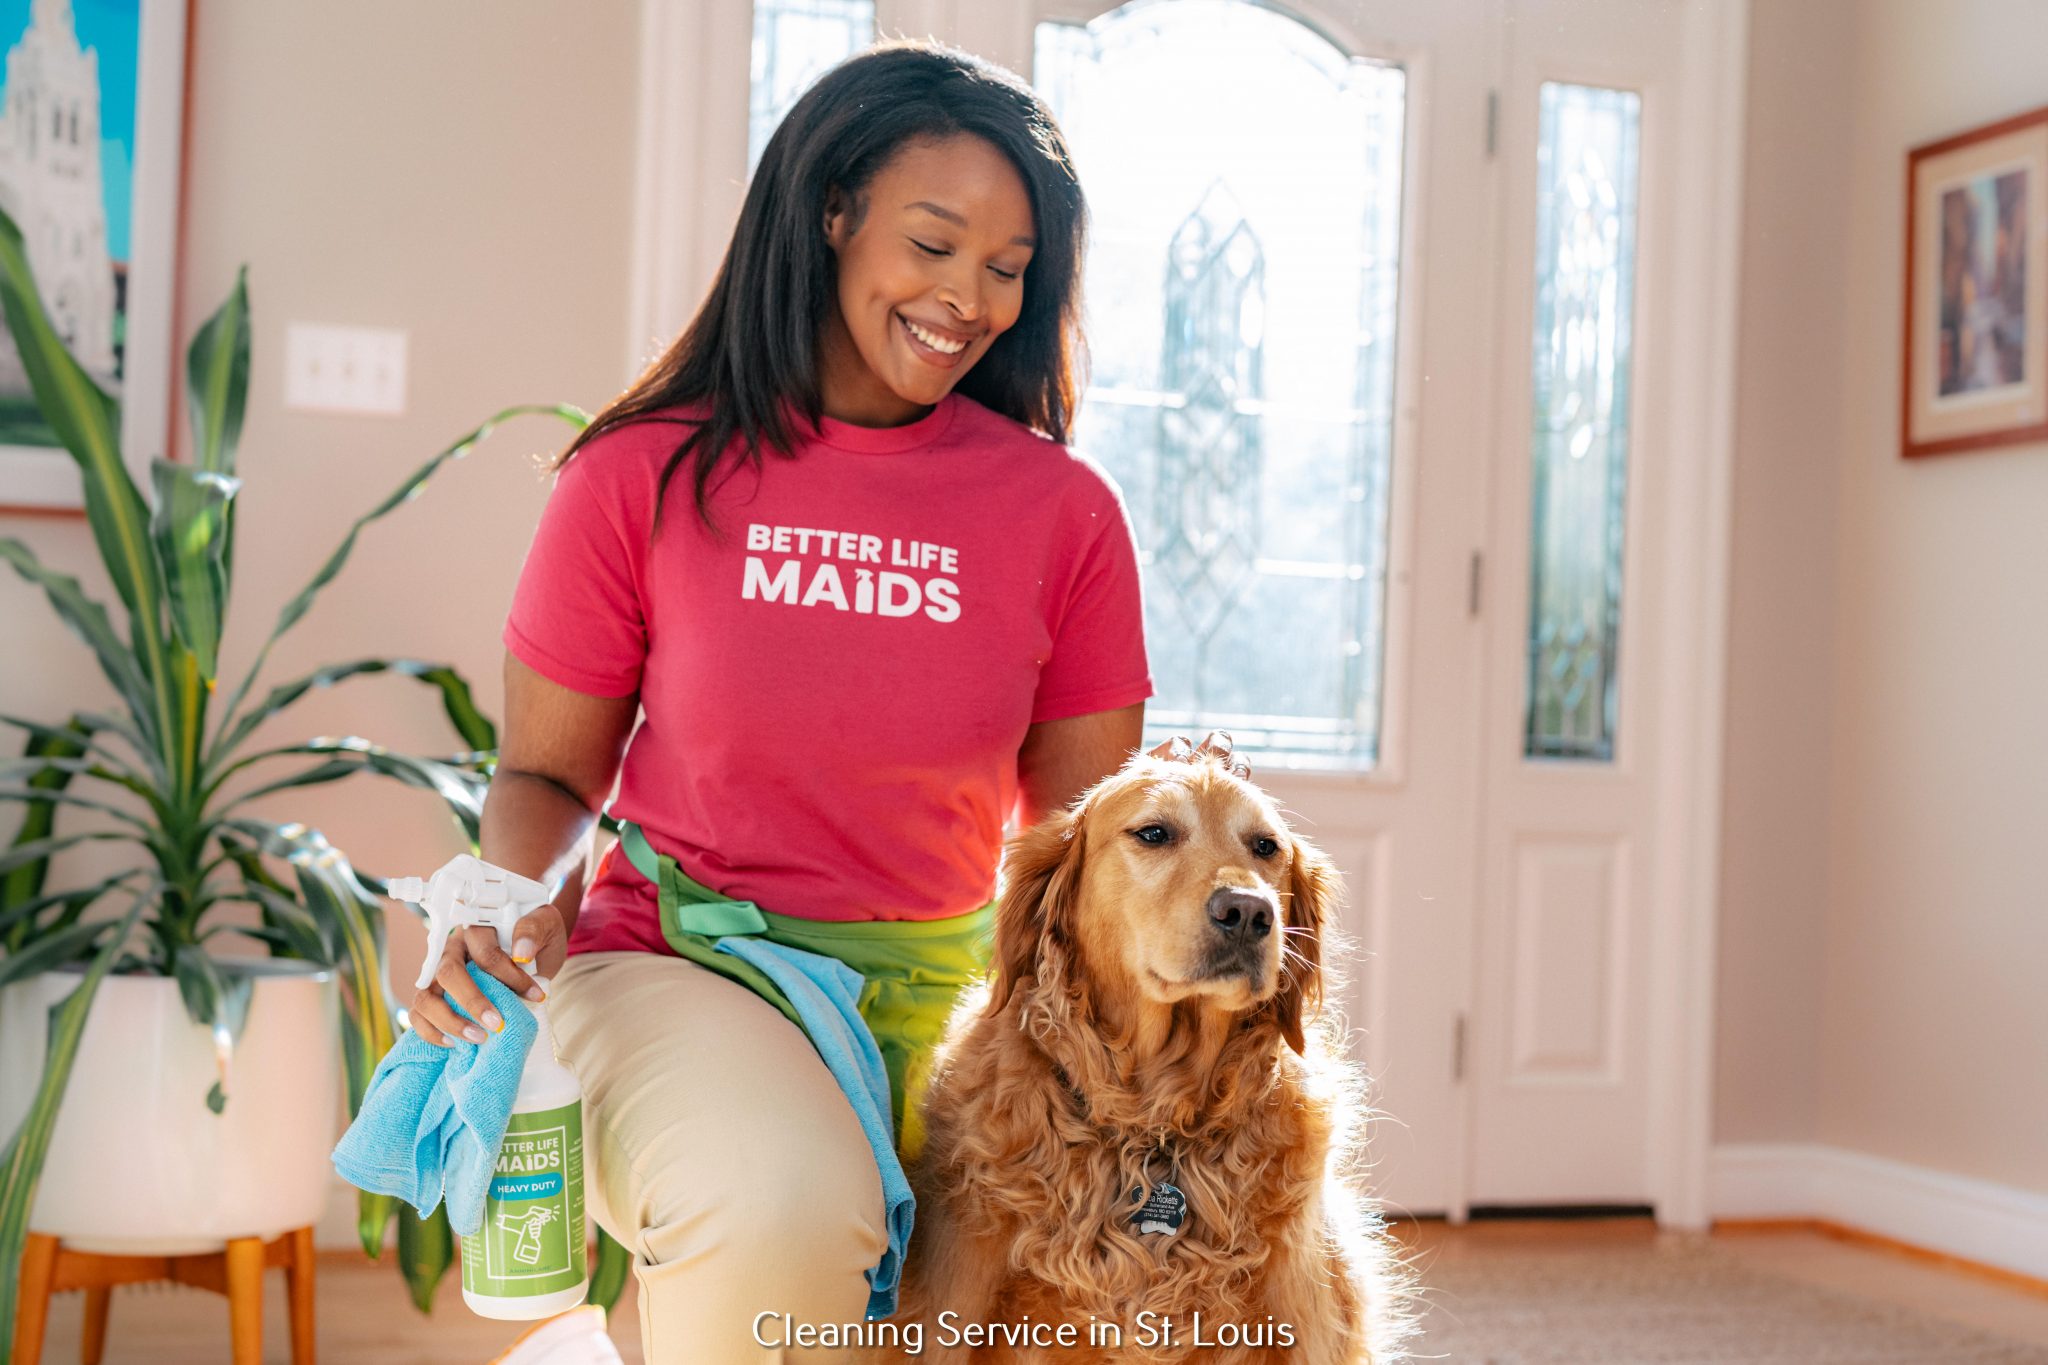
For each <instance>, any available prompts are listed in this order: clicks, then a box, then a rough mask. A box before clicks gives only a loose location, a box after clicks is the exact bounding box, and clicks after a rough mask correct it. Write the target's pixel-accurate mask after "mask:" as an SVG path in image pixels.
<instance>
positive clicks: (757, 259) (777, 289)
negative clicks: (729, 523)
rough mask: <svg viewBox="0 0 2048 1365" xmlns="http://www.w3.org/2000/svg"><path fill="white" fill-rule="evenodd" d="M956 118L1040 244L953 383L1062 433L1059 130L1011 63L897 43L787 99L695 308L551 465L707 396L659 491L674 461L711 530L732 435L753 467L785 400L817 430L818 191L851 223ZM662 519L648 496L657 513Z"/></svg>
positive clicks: (778, 445) (833, 267) (952, 130)
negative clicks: (903, 152)
mask: <svg viewBox="0 0 2048 1365" xmlns="http://www.w3.org/2000/svg"><path fill="white" fill-rule="evenodd" d="M962 133H966V134H972V135H973V136H975V137H979V138H982V139H985V140H986V141H987V142H989V143H991V144H992V145H993V146H994V147H995V148H996V149H997V150H998V151H1000V152H1002V153H1003V155H1004V156H1006V157H1007V158H1008V159H1009V161H1010V163H1011V164H1012V165H1013V166H1015V167H1016V169H1017V173H1018V175H1020V176H1021V177H1022V178H1023V180H1024V184H1025V187H1026V189H1027V190H1029V191H1030V194H1031V205H1032V214H1033V217H1034V219H1035V220H1036V222H1035V226H1036V235H1037V249H1036V251H1035V252H1034V253H1033V255H1032V259H1031V264H1030V265H1029V267H1028V268H1027V269H1026V272H1025V277H1024V278H1025V284H1024V306H1023V312H1022V313H1021V314H1020V315H1019V316H1018V318H1017V321H1016V324H1015V325H1014V326H1012V327H1011V328H1010V329H1009V330H1008V331H1006V332H1004V333H1003V334H1002V335H1001V336H999V337H997V338H996V340H995V342H994V343H993V344H992V345H991V346H990V347H989V349H988V351H987V352H986V353H985V354H984V355H983V356H982V358H981V359H980V360H979V361H978V362H976V364H975V366H974V368H973V369H971V370H969V371H968V372H967V373H966V374H965V375H964V376H962V378H961V380H960V383H959V384H958V386H957V387H956V392H959V393H963V394H965V395H967V396H968V397H970V398H972V399H974V400H975V401H976V402H978V403H980V404H982V405H983V406H985V407H988V408H992V409H993V410H995V411H996V412H1000V413H1002V414H1003V415H1005V416H1007V417H1010V418H1013V419H1015V420H1016V421H1018V422H1021V423H1023V424H1024V425H1026V426H1029V427H1034V428H1036V429H1037V430H1039V431H1041V432H1043V433H1045V434H1046V435H1047V436H1050V437H1051V438H1052V439H1054V440H1056V441H1061V442H1064V441H1065V440H1066V439H1067V433H1068V429H1069V427H1070V424H1071V423H1072V421H1073V417H1074V411H1075V408H1076V407H1077V406H1078V404H1079V402H1080V386H1081V378H1080V376H1079V375H1078V373H1077V371H1078V370H1080V368H1081V367H1082V365H1083V363H1084V361H1083V356H1084V355H1085V352H1084V350H1083V343H1082V339H1081V328H1080V307H1081V267H1082V262H1083V258H1084V254H1085V242H1086V234H1087V207H1086V204H1085V202H1084V201H1083V199H1082V197H1081V186H1080V182H1079V180H1078V179H1077V178H1076V176H1075V174H1074V163H1073V158H1072V157H1071V156H1070V155H1069V154H1068V151H1067V144H1066V139H1065V138H1064V137H1063V136H1062V135H1061V133H1060V129H1059V125H1058V124H1057V123H1055V122H1054V121H1053V117H1052V112H1051V111H1050V110H1049V109H1048V108H1047V107H1046V105H1045V102H1044V101H1043V100H1041V99H1040V98H1039V97H1038V95H1037V93H1036V92H1035V91H1033V90H1032V89H1031V87H1030V86H1029V85H1027V84H1025V83H1024V82H1023V81H1022V80H1020V79H1019V78H1018V77H1017V76H1016V75H1015V74H1014V73H1012V72H1010V71H1008V70H1005V69H1004V68H1002V67H1000V66H996V65H994V64H992V63H989V62H985V61H983V60H981V59H980V58H978V57H975V56H972V55H970V54H968V53H965V52H962V51H959V50H958V49H955V48H949V47H944V46H941V45H938V44H935V43H930V42H914V41H903V40H898V41H892V42H888V43H884V44H881V45H879V46H876V47H873V48H870V49H869V50H868V51H866V52H863V53H861V54H859V55H858V56H855V57H851V58H848V59H847V60H846V61H844V62H842V63H840V64H839V65H838V66H836V67H834V68H833V69H832V70H830V71H828V72H826V73H825V75H824V76H822V77H820V78H819V80H818V82H817V84H815V85H813V86H812V87H811V88H810V90H809V91H807V92H806V93H805V94H804V96H803V97H802V98H801V99H799V100H798V101H797V102H796V105H795V107H794V108H792V109H791V110H790V111H789V114H788V116H787V117H786V118H784V119H783V121H782V124H781V126H780V127H778V128H777V129H776V130H775V134H774V136H773V137H771V138H770V139H769V140H768V146H767V148H766V149H765V151H764V152H763V153H762V156H761V164H760V167H759V168H758V169H757V170H756V171H755V173H754V179H753V183H752V184H751V185H749V186H748V187H747V197H746V202H745V203H744V204H743V205H742V206H741V208H740V217H739V223H738V225H737V226H736V227H735V228H734V229H733V235H732V242H731V244H730V245H729V246H727V248H726V252H725V260H724V261H723V262H722V263H721V264H720V265H719V267H718V278H717V279H716V280H715V281H713V283H712V285H711V292H710V293H709V294H708V295H707V296H706V297H705V300H704V303H703V305H702V306H701V307H700V308H699V309H698V310H697V316H696V317H695V318H693V319H692V320H691V322H690V325H689V326H688V327H686V328H685V329H684V330H683V333H682V335H681V336H680V337H678V338H677V339H676V341H675V342H674V344H672V345H671V346H670V347H669V348H668V350H667V351H666V352H664V353H663V354H662V356H661V357H660V359H658V360H656V361H655V362H654V363H653V364H651V365H649V366H648V367H647V369H646V370H645V371H643V372H642V373H641V375H640V377H639V378H638V379H636V380H634V382H633V384H632V386H631V387H629V388H628V389H627V390H626V391H625V392H624V393H622V394H620V395H619V397H617V398H616V399H614V400H613V401H612V403H611V405H610V406H608V407H607V408H605V410H604V411H603V412H601V413H599V414H598V415H597V417H596V418H595V419H594V420H593V421H592V422H591V423H590V425H589V426H588V427H586V428H585V429H584V430H583V431H582V432H581V433H579V434H578V435H577V437H576V439H575V440H573V441H571V442H570V443H569V446H568V448H567V449H566V450H564V451H563V452H562V454H561V457H560V459H558V460H557V461H556V467H557V468H560V467H561V465H563V464H565V463H567V462H568V461H569V459H570V458H571V457H572V456H574V455H575V453H576V452H577V450H578V449H580V448H581V447H582V446H583V445H584V444H585V443H586V442H588V441H590V440H591V439H593V438H594V437H596V436H597V435H598V434H599V433H601V432H603V431H606V430H609V429H610V428H612V427H615V426H618V425H620V424H622V423H625V422H628V421H631V420H633V419H635V418H638V417H640V416H642V415H643V414H646V413H648V412H650V411H652V410H654V409H657V408H663V407H668V406H670V405H673V404H680V403H695V402H699V401H702V402H704V403H706V404H707V411H706V414H705V417H704V419H703V420H701V421H691V422H688V423H686V424H687V425H689V426H690V427H691V428H692V430H691V432H690V435H689V436H688V437H686V438H685V439H684V440H683V442H682V444H681V445H680V446H679V447H678V448H677V449H676V451H675V453H674V454H673V455H671V456H670V457H669V460H668V463H667V464H666V465H665V466H664V467H663V468H662V472H661V481H660V484H659V489H660V490H661V492H666V490H667V488H668V484H669V480H670V479H671V478H672V477H674V475H675V472H676V471H677V470H678V469H679V468H681V467H682V466H683V465H684V464H685V463H686V462H687V463H688V464H689V465H690V467H691V483H692V485H693V487H694V489H695V493H696V505H697V513H698V516H699V517H701V518H702V519H703V521H704V523H705V525H706V526H707V527H710V528H711V529H712V530H713V531H714V532H715V531H716V529H717V528H716V527H715V525H713V522H712V519H711V513H710V506H709V497H710V489H711V487H712V479H713V477H714V475H715V474H716V473H717V470H718V465H719V463H720V459H721V457H722V456H723V455H724V453H725V452H726V450H727V448H728V447H729V446H731V445H732V442H733V438H734V437H735V436H742V437H744V438H745V443H744V446H743V447H742V448H741V449H740V450H739V451H738V454H737V462H736V464H735V467H738V465H742V464H743V465H745V466H748V467H751V468H759V466H760V463H761V459H762V451H763V450H764V448H773V449H774V450H775V451H777V453H779V454H783V455H788V454H790V453H792V452H793V451H794V450H795V449H796V442H797V437H798V433H797V432H796V431H794V430H792V425H793V424H792V423H791V422H790V421H789V419H788V418H789V413H790V412H792V411H794V412H796V413H798V414H801V415H802V417H803V418H804V420H805V421H806V422H807V423H808V424H809V427H810V429H812V430H816V428H817V424H818V421H819V418H820V417H821V416H822V415H823V404H822V401H821V398H820V395H819V392H818V373H817V354H816V352H817V340H818V330H819V327H820V325H821V324H822V323H823V322H824V320H825V318H826V317H827V316H828V314H827V311H826V310H828V309H830V308H834V307H836V306H837V302H836V299H837V288H836V281H837V266H838V257H837V256H836V255H835V254H834V253H833V251H832V248H831V245H830V243H828V242H827V241H826V238H825V229H824V221H825V200H826V193H827V191H828V190H830V189H831V188H832V187H833V186H838V187H839V188H840V190H841V191H842V192H843V193H844V194H845V195H846V196H847V197H848V199H849V200H850V201H852V204H853V206H854V207H853V212H854V214H855V217H854V222H855V223H856V224H858V223H859V221H860V217H859V216H860V214H861V213H862V212H864V210H865V204H864V196H865V192H866V189H867V186H868V183H869V182H870V181H871V180H873V179H874V176H875V173H876V172H877V171H879V170H880V169H881V168H882V167H883V166H884V165H885V164H886V163H887V162H888V160H889V158H890V157H891V156H893V155H894V154H895V153H896V152H897V150H898V149H900V148H901V147H903V146H904V144H906V143H908V142H912V141H915V140H919V139H938V138H945V137H950V136H954V135H957V134H962ZM660 495H661V494H660V493H657V497H659V496H660ZM660 516H661V509H660V508H659V506H657V507H656V509H655V525H656V527H657V528H659V526H660Z"/></svg>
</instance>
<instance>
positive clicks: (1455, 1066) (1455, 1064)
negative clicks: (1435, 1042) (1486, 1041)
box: [1451, 1010, 1465, 1081]
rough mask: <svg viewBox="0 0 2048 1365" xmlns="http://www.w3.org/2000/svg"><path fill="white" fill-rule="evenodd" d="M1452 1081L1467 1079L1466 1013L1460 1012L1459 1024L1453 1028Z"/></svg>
mask: <svg viewBox="0 0 2048 1365" xmlns="http://www.w3.org/2000/svg"><path fill="white" fill-rule="evenodd" d="M1451 1079H1452V1080H1453V1081H1462V1080H1464V1079H1465V1013H1464V1011H1463V1010H1460V1011H1459V1012H1458V1018H1457V1022H1456V1023H1455V1024H1453V1025H1452V1026H1451Z"/></svg>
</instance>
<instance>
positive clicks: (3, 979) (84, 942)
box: [0, 920, 108, 986]
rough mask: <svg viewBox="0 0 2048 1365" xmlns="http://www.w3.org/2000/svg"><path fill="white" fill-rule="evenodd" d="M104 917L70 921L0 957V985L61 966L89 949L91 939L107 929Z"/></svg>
mask: <svg viewBox="0 0 2048 1365" xmlns="http://www.w3.org/2000/svg"><path fill="white" fill-rule="evenodd" d="M107 928H108V925H107V922H106V921H105V920H100V921H97V922H95V923H93V924H74V925H72V926H71V927H70V928H68V929H59V930H57V931H56V932H55V933H49V934H44V935H42V936H41V937H39V938H37V939H36V940H35V941H34V942H32V943H30V944H29V945H28V946H27V947H25V948H23V949H22V950H21V951H19V952H15V953H9V954H8V955H7V956H6V957H0V986H5V985H7V984H9V983H10V982H14V981H23V980H26V979H27V978H29V977H31V976H36V975H39V974H41V973H43V972H47V971H49V970H50V969H51V968H53V967H62V966H65V965H67V964H69V963H70V962H71V960H72V959H73V958H78V957H83V956H85V955H86V954H87V953H89V952H91V951H92V949H93V944H94V941H95V940H97V939H98V938H99V936H100V935H101V934H103V933H105V932H106V931H107Z"/></svg>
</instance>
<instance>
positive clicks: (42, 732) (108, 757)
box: [0, 712, 139, 776]
mask: <svg viewBox="0 0 2048 1365" xmlns="http://www.w3.org/2000/svg"><path fill="white" fill-rule="evenodd" d="M107 719H108V718H107V717H100V718H99V721H100V722H101V723H95V722H94V721H93V720H90V719H88V718H87V714H86V713H83V712H81V713H80V714H78V715H75V716H73V717H72V718H71V721H70V723H69V724H67V725H49V724H46V723H44V722H42V721H38V720H29V719H27V718H26V717H23V716H10V715H6V714H4V713H0V725H10V726H12V727H14V728H15V729H17V730H20V731H22V732H23V733H24V734H26V735H28V736H30V737H31V738H38V739H52V740H54V739H59V738H63V739H66V740H69V741H72V742H77V741H78V740H79V738H80V737H81V735H82V736H83V737H84V743H85V748H86V751H87V752H90V753H95V754H98V755H99V756H100V757H101V758H102V759H104V760H105V761H106V762H108V763H109V764H111V765H113V767H114V768H115V769H116V770H117V771H119V772H124V773H128V774H130V775H131V776H138V775H139V774H137V773H136V771H135V765H134V764H133V763H130V762H129V761H128V759H127V758H126V757H125V756H124V755H122V754H119V753H116V752H115V751H114V750H112V749H109V748H108V747H107V746H106V745H104V744H102V743H100V742H99V740H98V739H97V738H96V737H95V735H94V732H95V731H98V730H104V729H107V728H109V727H108V726H107V725H106V724H104V723H103V722H104V721H105V720H107ZM60 751H61V750H58V749H53V750H51V752H52V753H56V752H60ZM27 752H30V753H33V752H35V751H34V750H32V749H31V750H28V751H27Z"/></svg>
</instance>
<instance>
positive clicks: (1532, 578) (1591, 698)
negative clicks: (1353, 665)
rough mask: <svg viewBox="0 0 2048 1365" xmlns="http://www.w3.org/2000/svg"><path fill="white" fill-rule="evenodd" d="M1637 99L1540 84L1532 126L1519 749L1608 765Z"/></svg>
mask: <svg viewBox="0 0 2048 1365" xmlns="http://www.w3.org/2000/svg"><path fill="white" fill-rule="evenodd" d="M1641 123H1642V98H1641V97H1640V96H1639V95H1636V94H1635V93H1633V92H1631V91H1627V90H1605V89H1600V88H1597V87H1593V86H1583V85H1563V84H1558V83H1555V82H1551V83H1546V84H1545V85H1544V86H1543V90H1542V103H1541V111H1540V118H1539V123H1538V132H1537V152H1536V175H1537V204H1536V327H1535V336H1534V339H1533V340H1534V345H1533V350H1532V364H1533V368H1532V371H1531V379H1532V388H1533V393H1534V405H1533V406H1534V411H1533V413H1532V414H1531V417H1532V423H1533V425H1532V430H1531V440H1530V457H1531V470H1530V473H1531V479H1530V487H1531V489H1532V505H1531V508H1530V518H1531V520H1530V537H1529V539H1530V546H1531V550H1530V574H1529V641H1528V660H1529V662H1528V682H1527V687H1526V689H1525V709H1524V727H1523V730H1524V738H1523V753H1524V755H1525V756H1527V757H1530V758H1553V759H1570V760H1579V761H1592V762H1607V761H1611V760H1612V759H1613V757H1614V739H1615V731H1616V727H1617V725H1618V719H1619V709H1620V698H1619V696H1618V695H1617V688H1616V685H1615V684H1616V675H1617V672H1618V663H1619V657H1620V649H1621V600H1622V569H1623V556H1622V549H1623V546H1622V527H1623V525H1624V522H1625V513H1626V510H1627V484H1628V444H1629V410H1630V405H1629V396H1630V372H1631V371H1630V367H1631V345H1630V338H1631V319H1632V316H1633V311H1634V299H1635V259H1636V161H1637V150H1638V143H1639V142H1640V138H1641V132H1640V129H1641Z"/></svg>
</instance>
